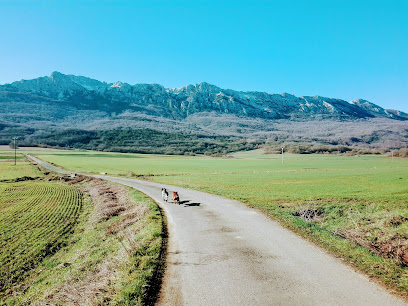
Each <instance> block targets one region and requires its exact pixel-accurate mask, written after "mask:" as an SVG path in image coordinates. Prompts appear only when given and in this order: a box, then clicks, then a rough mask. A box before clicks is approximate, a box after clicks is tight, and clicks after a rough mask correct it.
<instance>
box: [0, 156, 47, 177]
mask: <svg viewBox="0 0 408 306" xmlns="http://www.w3.org/2000/svg"><path fill="white" fill-rule="evenodd" d="M9 158H11V156H10V155H6V154H1V153H0V181H3V180H12V179H16V178H19V177H23V176H30V177H37V176H40V175H41V171H40V170H38V169H37V168H36V167H33V166H32V165H31V164H30V163H29V162H28V161H27V160H25V158H24V156H23V155H20V154H19V155H18V159H17V163H16V165H14V160H10V159H9ZM13 158H14V156H13Z"/></svg>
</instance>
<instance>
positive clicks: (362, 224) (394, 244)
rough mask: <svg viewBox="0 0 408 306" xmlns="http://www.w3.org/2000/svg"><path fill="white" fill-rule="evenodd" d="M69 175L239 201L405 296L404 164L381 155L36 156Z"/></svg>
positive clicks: (407, 203)
mask: <svg viewBox="0 0 408 306" xmlns="http://www.w3.org/2000/svg"><path fill="white" fill-rule="evenodd" d="M37 155H38V156H39V157H40V158H43V159H44V160H46V161H49V162H52V163H55V164H58V165H60V166H62V167H64V168H67V169H71V170H74V171H89V172H107V173H108V174H110V175H125V176H137V177H144V178H146V179H149V180H153V181H156V182H162V183H168V184H174V185H179V186H184V187H189V188H193V189H197V190H202V191H207V192H210V193H214V194H219V195H223V196H226V197H229V198H233V199H237V200H240V201H242V202H244V203H246V204H247V205H249V206H251V207H254V208H257V209H259V210H261V211H263V212H264V213H265V214H267V215H268V216H270V217H272V218H274V219H277V220H279V221H280V222H281V223H282V224H284V225H285V226H287V227H289V228H291V229H293V230H295V231H296V232H298V233H300V234H301V235H303V236H305V237H306V238H308V239H310V240H312V241H314V242H316V243H318V244H319V245H321V246H323V247H325V248H327V249H328V250H330V251H332V252H333V253H335V254H337V255H339V256H342V257H343V258H345V259H347V261H349V262H351V263H353V264H354V265H355V266H356V267H359V268H360V269H361V270H363V271H365V272H366V273H368V274H370V275H373V276H376V277H378V278H379V279H381V280H382V281H383V282H384V283H385V284H387V285H389V286H391V287H393V288H396V289H397V290H399V291H400V292H405V293H407V292H408V269H407V265H408V258H407V256H408V160H407V159H401V158H394V159H391V158H389V157H386V156H371V155H370V156H352V157H346V156H340V155H289V154H287V155H285V162H284V164H283V165H282V163H281V156H280V155H265V154H263V152H262V151H260V150H258V151H252V152H244V153H237V154H234V155H232V156H230V157H229V158H210V157H184V156H158V155H140V154H117V153H97V152H55V153H53V154H48V153H47V152H41V153H39V154H37Z"/></svg>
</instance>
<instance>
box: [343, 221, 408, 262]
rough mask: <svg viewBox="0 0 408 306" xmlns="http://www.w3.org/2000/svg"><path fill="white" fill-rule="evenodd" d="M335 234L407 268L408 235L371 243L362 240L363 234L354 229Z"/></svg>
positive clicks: (396, 235) (398, 235)
mask: <svg viewBox="0 0 408 306" xmlns="http://www.w3.org/2000/svg"><path fill="white" fill-rule="evenodd" d="M335 234H336V235H337V236H340V237H342V238H345V239H348V240H350V241H352V242H353V243H355V244H357V245H360V246H363V247H366V248H368V249H370V250H371V251H372V252H374V253H376V254H378V255H381V256H383V257H387V258H393V259H395V260H396V261H397V262H398V264H400V265H401V266H403V267H407V266H408V235H401V234H395V235H393V236H392V237H390V238H384V239H381V238H380V239H376V241H374V242H373V241H369V240H367V239H364V237H365V234H364V233H361V232H358V231H357V230H355V229H348V230H342V231H341V232H337V233H335Z"/></svg>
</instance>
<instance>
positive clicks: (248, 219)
mask: <svg viewBox="0 0 408 306" xmlns="http://www.w3.org/2000/svg"><path fill="white" fill-rule="evenodd" d="M29 157H30V158H31V159H32V160H34V161H36V162H37V163H39V164H41V165H42V166H43V167H45V168H48V169H49V170H52V171H56V172H61V169H58V168H56V167H53V166H51V165H49V164H47V163H45V162H43V161H41V160H39V159H37V158H35V157H32V156H29ZM63 173H65V174H66V173H70V172H69V171H63ZM94 177H98V178H102V179H105V180H108V181H112V182H116V183H120V184H123V185H126V186H130V187H133V188H136V189H138V190H140V191H142V192H143V193H145V194H147V195H148V196H150V197H151V198H153V199H154V200H155V201H156V202H157V203H158V204H159V205H160V207H161V208H162V209H163V211H164V213H165V215H166V217H167V221H168V227H169V228H168V231H169V243H168V255H167V262H166V271H165V275H164V280H163V286H162V290H161V293H160V298H159V302H158V304H159V305H295V304H296V305H408V303H407V302H404V301H403V300H401V299H399V298H397V297H395V296H393V295H391V294H389V293H388V292H387V291H386V290H385V289H383V288H382V287H381V286H379V285H377V284H376V283H374V282H370V281H369V279H368V277H366V276H364V275H362V274H360V273H357V272H355V271H354V270H353V269H352V268H350V267H349V266H347V265H346V264H344V263H343V262H342V261H341V260H340V259H337V258H334V257H333V256H331V255H329V254H327V253H326V252H325V251H323V250H322V249H320V248H318V247H316V246H314V245H312V244H311V243H309V242H307V241H305V240H303V239H302V238H300V237H299V236H297V235H295V234H294V233H292V232H291V231H289V230H287V229H285V228H283V227H282V226H280V225H279V224H278V223H277V222H275V221H271V220H270V219H268V218H267V217H265V216H264V215H263V214H261V213H259V212H257V211H256V210H253V209H250V208H248V207H246V206H245V205H244V204H242V203H240V202H238V201H234V200H230V199H226V198H223V197H220V196H216V195H211V194H207V193H204V192H200V191H195V190H191V189H186V188H180V187H175V186H170V185H164V184H157V183H152V182H147V181H141V180H136V179H129V178H120V177H112V176H102V175H94ZM162 187H166V188H167V189H169V190H176V191H178V192H179V194H180V199H181V201H188V202H186V204H187V205H176V204H173V203H165V202H163V201H162V199H161V193H160V190H161V188H162Z"/></svg>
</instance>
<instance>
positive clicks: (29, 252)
mask: <svg viewBox="0 0 408 306" xmlns="http://www.w3.org/2000/svg"><path fill="white" fill-rule="evenodd" d="M81 205H82V194H81V192H80V191H79V190H77V189H76V188H74V187H71V186H66V185H62V184H57V183H32V182H30V183H26V182H20V183H15V184H0V249H1V255H0V297H1V296H2V295H4V294H7V293H9V292H8V291H9V289H10V288H12V287H13V286H14V285H15V284H16V283H18V282H20V281H21V280H22V279H23V278H24V277H25V276H26V274H27V272H28V271H30V270H31V269H33V268H34V267H35V266H36V265H38V263H39V262H41V261H42V260H43V259H44V258H46V257H47V256H49V255H50V254H53V253H55V252H56V251H57V250H58V249H60V248H61V247H62V246H63V245H64V243H65V242H66V238H67V235H68V234H69V232H70V231H71V229H72V228H73V226H74V225H75V223H76V219H77V217H78V215H79V212H80V209H81Z"/></svg>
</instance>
